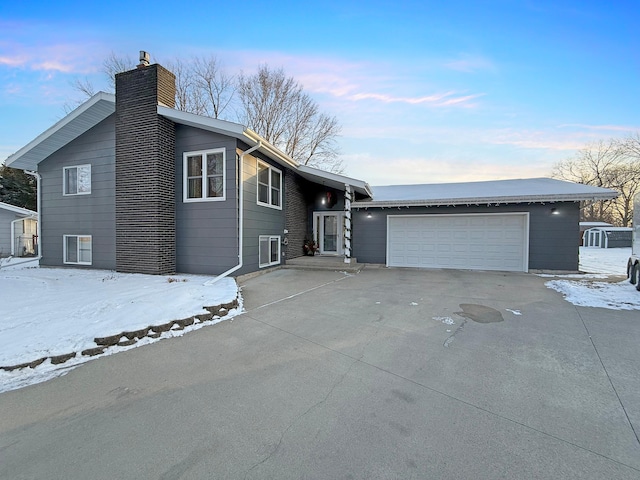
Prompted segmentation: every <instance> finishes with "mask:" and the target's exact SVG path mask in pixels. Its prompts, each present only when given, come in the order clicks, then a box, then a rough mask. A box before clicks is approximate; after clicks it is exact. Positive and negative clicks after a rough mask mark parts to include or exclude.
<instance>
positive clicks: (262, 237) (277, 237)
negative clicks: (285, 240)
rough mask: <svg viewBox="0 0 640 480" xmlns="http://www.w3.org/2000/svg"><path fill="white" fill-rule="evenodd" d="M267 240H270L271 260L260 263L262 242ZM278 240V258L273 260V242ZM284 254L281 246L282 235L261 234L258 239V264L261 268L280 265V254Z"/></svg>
mask: <svg viewBox="0 0 640 480" xmlns="http://www.w3.org/2000/svg"><path fill="white" fill-rule="evenodd" d="M263 240H266V241H268V242H269V262H268V263H260V243H261V242H262V241H263ZM274 241H275V242H276V244H277V245H278V260H277V261H274V262H272V261H271V242H274ZM281 255H282V251H281V248H280V235H260V237H259V239H258V266H259V267H260V268H266V267H271V266H273V265H280V263H281V262H280V256H281Z"/></svg>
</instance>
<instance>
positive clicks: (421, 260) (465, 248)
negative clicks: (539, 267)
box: [387, 214, 528, 271]
mask: <svg viewBox="0 0 640 480" xmlns="http://www.w3.org/2000/svg"><path fill="white" fill-rule="evenodd" d="M388 218H389V220H388V237H387V238H388V242H389V243H388V250H387V252H388V257H387V264H388V265H389V266H400V267H426V268H464V269H481V270H509V271H524V270H526V268H527V267H526V265H527V262H526V255H527V252H528V249H527V244H528V239H527V232H528V217H527V216H526V215H524V214H511V215H482V214H480V215H464V214H461V215H416V216H403V217H393V216H390V217H388Z"/></svg>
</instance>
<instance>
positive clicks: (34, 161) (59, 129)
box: [5, 92, 116, 170]
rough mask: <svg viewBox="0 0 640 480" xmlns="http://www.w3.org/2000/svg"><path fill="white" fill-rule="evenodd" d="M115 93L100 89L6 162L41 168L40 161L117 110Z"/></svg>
mask: <svg viewBox="0 0 640 480" xmlns="http://www.w3.org/2000/svg"><path fill="white" fill-rule="evenodd" d="M115 109H116V103H115V95H113V94H110V93H105V92H98V93H96V94H95V95H94V96H93V97H91V98H90V99H89V100H87V101H86V102H85V103H83V104H82V105H80V106H79V107H78V108H76V109H75V110H73V111H72V112H71V113H69V114H68V115H67V116H66V117H64V118H62V119H61V120H59V121H58V122H56V123H55V124H54V125H53V126H52V127H51V128H49V129H48V130H46V131H45V132H43V133H41V134H40V135H38V136H37V137H36V138H35V139H34V140H32V141H31V142H29V143H28V144H27V145H25V146H24V147H22V148H21V149H20V150H18V151H17V152H16V153H14V154H13V155H10V156H9V157H8V158H7V160H6V162H5V165H6V166H8V167H13V168H21V169H23V170H37V168H38V163H40V162H41V161H42V160H44V159H45V158H47V157H48V156H49V155H51V154H52V153H54V152H56V151H57V150H59V149H60V148H62V147H64V146H65V145H66V144H68V143H69V142H71V141H73V140H75V139H76V138H78V137H79V136H80V135H82V134H83V133H85V132H86V131H87V130H89V129H90V128H93V127H95V126H96V125H97V124H98V123H100V122H101V121H102V120H104V119H105V118H107V117H108V116H109V115H111V114H112V113H114V112H115Z"/></svg>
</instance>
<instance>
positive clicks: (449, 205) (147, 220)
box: [6, 62, 616, 275]
mask: <svg viewBox="0 0 640 480" xmlns="http://www.w3.org/2000/svg"><path fill="white" fill-rule="evenodd" d="M174 107H175V77H174V75H173V74H172V73H171V72H169V71H168V70H166V69H165V68H163V67H162V66H160V65H148V64H147V63H145V62H142V63H141V64H140V65H139V66H138V68H136V69H134V70H131V71H128V72H123V73H120V74H118V75H117V76H116V94H115V95H111V94H106V93H98V94H97V95H95V96H94V97H92V98H91V99H89V100H88V101H87V102H85V103H84V104H83V105H81V106H80V107H78V108H77V109H76V110H74V111H73V112H71V113H70V114H69V115H67V116H66V117H65V118H63V119H62V120H60V121H59V122H58V123H56V124H55V125H54V126H52V127H51V128H50V129H49V130H47V131H46V132H44V133H43V134H41V135H40V136H38V137H37V138H36V139H34V140H33V141H32V142H30V143H29V144H28V145H26V146H25V147H23V148H22V149H20V150H19V151H18V152H16V153H15V154H14V155H12V156H10V157H9V158H8V159H7V161H6V163H7V165H8V166H11V167H16V168H22V169H25V170H33V171H36V172H37V173H38V174H39V176H40V180H39V189H38V194H39V196H40V198H39V204H40V205H41V207H40V227H39V228H40V230H41V232H40V236H41V237H40V248H41V260H40V263H41V265H44V266H65V265H69V266H75V267H83V268H99V269H110V270H117V271H120V272H136V273H150V274H166V273H174V272H181V273H198V274H209V275H223V274H224V275H228V274H233V275H239V274H244V273H249V272H255V271H258V270H260V269H263V268H268V267H273V266H276V265H280V264H283V263H286V261H287V260H288V259H292V258H295V257H299V256H301V255H303V253H304V250H303V245H304V243H305V240H311V239H313V241H315V242H316V244H317V247H318V253H319V254H321V255H334V256H340V257H344V259H345V261H346V262H349V261H350V259H351V258H352V257H357V258H358V260H359V261H360V262H369V263H381V264H386V265H387V266H402V267H436V268H471V269H480V270H482V269H488V270H512V271H525V272H526V271H529V270H530V269H549V270H577V268H578V244H577V242H576V238H577V237H578V229H579V225H578V221H579V208H580V206H579V202H580V201H582V200H587V199H603V198H613V197H614V196H615V195H616V193H615V192H613V191H611V190H606V189H601V188H595V187H589V186H586V185H578V184H573V183H570V182H561V181H558V180H552V179H529V180H506V181H496V182H474V183H467V184H449V185H446V184H443V185H410V186H395V187H376V188H371V187H369V185H368V184H367V183H366V182H365V181H362V180H357V179H353V178H349V177H346V176H343V175H337V174H333V173H329V172H324V171H321V170H317V169H314V168H310V167H307V166H304V165H299V164H298V163H297V162H296V161H294V160H293V159H292V158H290V157H288V156H287V155H286V154H284V153H283V152H281V151H279V150H278V149H277V148H276V147H274V146H273V145H271V144H269V142H267V141H266V140H264V139H263V138H261V137H260V136H259V135H257V134H256V133H255V132H253V131H251V130H249V129H247V128H245V127H243V126H242V125H239V124H236V123H232V122H227V121H223V120H217V119H212V118H208V117H204V116H199V115H194V114H190V113H185V112H182V111H179V110H177V109H175V108H174ZM389 163H390V168H391V167H392V163H393V161H392V159H390V162H389Z"/></svg>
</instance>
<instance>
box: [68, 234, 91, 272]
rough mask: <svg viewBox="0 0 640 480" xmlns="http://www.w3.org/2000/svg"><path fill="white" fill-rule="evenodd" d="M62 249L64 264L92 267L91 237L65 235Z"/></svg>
mask: <svg viewBox="0 0 640 480" xmlns="http://www.w3.org/2000/svg"><path fill="white" fill-rule="evenodd" d="M62 247H63V248H62V249H63V253H62V255H63V259H64V263H71V264H75V265H91V261H92V260H91V255H92V247H91V235H64V238H63V245H62Z"/></svg>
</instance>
